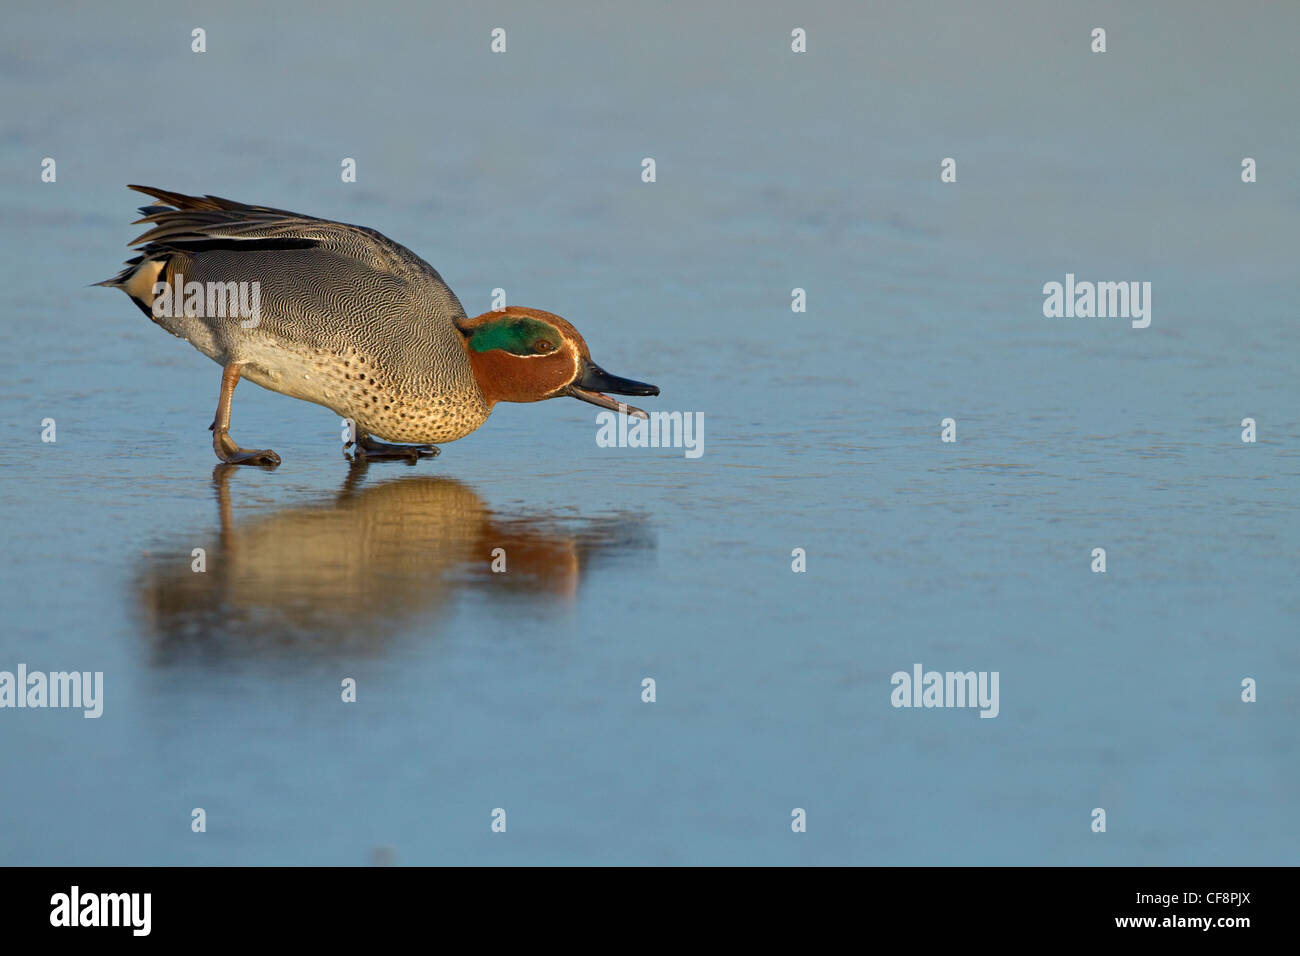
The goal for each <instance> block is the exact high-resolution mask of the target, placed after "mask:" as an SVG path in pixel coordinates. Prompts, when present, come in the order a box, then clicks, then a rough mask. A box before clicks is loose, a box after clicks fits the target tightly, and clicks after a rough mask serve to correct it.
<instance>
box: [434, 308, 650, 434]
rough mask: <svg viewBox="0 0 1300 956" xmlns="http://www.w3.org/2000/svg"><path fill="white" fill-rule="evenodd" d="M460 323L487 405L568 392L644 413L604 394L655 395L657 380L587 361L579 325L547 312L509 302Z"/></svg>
mask: <svg viewBox="0 0 1300 956" xmlns="http://www.w3.org/2000/svg"><path fill="white" fill-rule="evenodd" d="M459 326H460V331H461V334H462V335H464V336H465V348H466V349H467V350H468V352H469V362H470V366H471V367H472V368H473V370H474V377H475V378H476V379H477V380H478V386H479V389H480V390H481V391H482V392H483V397H484V398H486V399H487V401H488V404H489V405H492V404H495V403H496V402H540V401H542V400H543V399H547V398H559V397H560V396H561V395H568V396H569V397H570V398H580V399H582V400H583V401H584V402H591V404H593V405H599V406H600V407H601V408H608V409H611V410H613V411H618V407H619V405H620V404H623V407H624V408H626V409H627V413H628V414H629V415H634V416H636V417H638V418H646V417H648V416H647V415H646V413H645V412H643V411H642V410H641V409H639V408H634V407H632V406H631V405H627V404H625V403H620V402H618V401H617V400H615V399H612V398H610V397H609V396H608V395H606V394H605V393H606V392H613V393H614V394H615V395H658V394H659V387H658V386H657V385H646V384H645V383H644V382H634V381H632V380H631V379H628V378H619V377H618V376H617V375H610V374H609V373H608V372H606V371H605V370H604V369H603V368H601V367H600V366H599V365H597V364H596V363H595V362H593V361H592V360H591V353H590V352H589V351H588V349H587V343H586V342H585V341H583V338H582V336H581V335H579V334H578V330H577V329H575V328H574V327H573V326H572V325H570V324H569V323H568V322H566V321H565V320H564V319H562V318H560V317H559V316H558V315H552V314H551V313H550V312H542V311H541V310H540V309H522V308H519V307H518V306H510V307H508V308H506V309H505V311H502V312H485V313H484V314H483V315H480V316H478V317H477V318H473V319H462V320H461V321H460V323H459Z"/></svg>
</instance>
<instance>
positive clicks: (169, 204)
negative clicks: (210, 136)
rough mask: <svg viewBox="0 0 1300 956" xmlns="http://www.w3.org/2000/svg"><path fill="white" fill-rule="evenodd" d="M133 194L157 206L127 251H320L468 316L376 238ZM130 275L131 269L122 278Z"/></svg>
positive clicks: (312, 222) (160, 193) (223, 206)
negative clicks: (133, 248) (399, 281)
mask: <svg viewBox="0 0 1300 956" xmlns="http://www.w3.org/2000/svg"><path fill="white" fill-rule="evenodd" d="M128 188H130V189H134V190H135V191H136V192H141V193H144V194H145V195H147V196H152V197H153V198H154V199H155V200H156V203H155V204H154V205H151V206H144V207H142V208H141V209H140V212H141V213H143V218H141V219H138V220H136V223H150V224H151V226H152V228H150V229H148V230H147V231H145V232H144V233H143V234H141V235H140V236H137V237H136V238H135V239H133V240H132V241H131V242H130V243H129V245H131V246H140V245H142V244H143V249H142V250H141V251H142V252H143V253H144V256H143V257H144V258H151V257H157V256H158V255H159V254H162V253H168V252H183V253H190V254H191V255H194V254H200V253H203V252H215V251H222V252H242V251H246V252H253V251H267V250H274V249H285V250H289V249H313V248H314V249H319V250H320V251H321V252H324V253H332V254H333V255H334V256H339V257H342V258H344V259H348V260H352V261H353V262H355V263H356V264H358V265H359V266H361V267H364V268H365V269H370V270H374V271H375V272H378V273H383V274H386V275H389V276H394V277H396V278H399V279H402V280H404V281H406V282H408V283H410V284H411V285H412V286H414V287H415V289H414V290H413V291H416V292H418V294H419V296H420V297H421V298H422V299H424V300H425V301H426V303H427V304H428V305H430V306H434V307H436V311H438V312H441V313H442V314H444V315H445V316H446V317H447V318H448V319H450V320H452V321H455V320H456V319H461V318H464V316H465V309H464V308H463V307H462V306H461V304H460V300H459V299H457V298H456V295H455V293H453V292H452V291H451V289H449V288H448V287H447V284H446V283H445V282H444V281H443V280H442V276H440V275H439V274H438V271H437V270H436V269H434V268H433V266H431V265H429V264H428V263H427V262H425V261H424V260H423V259H421V258H420V257H419V256H417V255H416V254H415V253H413V252H411V250H409V249H407V248H406V247H405V246H401V245H399V244H398V243H396V242H393V240H391V239H389V238H388V237H387V236H385V235H384V234H383V233H381V232H378V231H377V230H374V229H368V228H366V227H364V226H353V225H349V224H348V223H342V222H333V221H331V220H328V219H317V218H315V217H314V216H304V215H301V214H299V213H295V212H289V211H288V210H285V209H274V208H271V207H270V206H251V205H248V204H247V203H242V202H235V201H234V200H231V199H222V198H221V197H220V196H187V195H185V194H184V193H176V192H171V191H169V190H166V189H158V188H156V187H153V186H134V185H133V186H130V187H128ZM322 258H326V257H322ZM135 261H136V262H138V261H139V260H135ZM130 271H131V269H130V268H128V269H127V270H125V271H124V273H123V275H125V274H126V273H129V272H130ZM117 278H121V277H117ZM112 282H114V280H109V282H108V283H104V284H109V283H112Z"/></svg>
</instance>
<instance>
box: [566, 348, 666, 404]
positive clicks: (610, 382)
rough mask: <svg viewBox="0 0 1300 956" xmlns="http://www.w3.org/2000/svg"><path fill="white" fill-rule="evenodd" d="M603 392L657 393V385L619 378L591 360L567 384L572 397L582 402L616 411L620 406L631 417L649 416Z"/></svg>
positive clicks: (621, 393) (628, 393)
mask: <svg viewBox="0 0 1300 956" xmlns="http://www.w3.org/2000/svg"><path fill="white" fill-rule="evenodd" d="M605 392H613V393H614V394H615V395H658V394H659V386H658V385H647V384H646V383H645V382H634V381H632V379H630V378H619V377H618V376H617V375H610V374H609V373H608V372H606V371H605V370H604V369H603V368H601V367H600V366H599V365H597V364H596V363H595V362H592V361H587V362H585V363H584V364H583V367H582V371H581V372H580V373H579V374H578V377H577V378H576V379H574V381H573V384H572V385H570V386H569V394H570V395H572V396H573V397H574V398H580V399H582V400H583V401H584V402H591V404H593V405H599V406H600V407H601V408H608V409H609V410H610V411H612V412H617V411H619V409H620V408H621V409H622V410H623V411H625V412H627V414H629V415H631V416H632V417H633V418H649V417H650V416H649V415H647V414H646V413H645V412H643V411H642V410H641V409H639V408H637V407H636V406H635V405H629V404H627V403H626V402H620V401H619V400H618V399H616V398H610V397H609V396H608V395H606V394H604V393H605Z"/></svg>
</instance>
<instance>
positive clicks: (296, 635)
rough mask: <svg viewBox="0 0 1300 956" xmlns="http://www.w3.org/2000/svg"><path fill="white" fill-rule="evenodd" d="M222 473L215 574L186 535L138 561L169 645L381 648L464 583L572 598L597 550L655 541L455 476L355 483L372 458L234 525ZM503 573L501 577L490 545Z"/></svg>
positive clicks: (620, 525) (641, 530)
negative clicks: (332, 485) (540, 508)
mask: <svg viewBox="0 0 1300 956" xmlns="http://www.w3.org/2000/svg"><path fill="white" fill-rule="evenodd" d="M232 470H233V466H230V465H218V466H217V468H216V469H215V471H214V472H213V477H214V481H215V484H216V493H217V501H218V503H219V505H220V511H221V526H220V533H219V536H218V538H217V540H216V542H215V543H214V542H206V543H205V542H202V541H200V542H197V544H198V545H199V546H201V547H204V549H205V552H206V554H205V560H206V571H204V572H202V573H199V572H195V571H193V570H192V569H191V567H190V559H189V549H190V547H191V546H190V545H186V546H185V547H184V548H178V549H177V551H176V552H172V553H170V554H169V555H168V556H167V557H166V558H165V559H164V558H161V557H158V556H155V557H153V558H151V559H150V560H149V561H148V562H147V563H146V564H145V566H144V567H143V568H142V570H141V573H140V575H139V582H138V592H139V600H140V605H141V609H142V612H143V614H144V616H145V618H146V620H147V626H148V630H149V631H150V633H151V636H152V638H153V639H154V640H155V641H156V643H157V647H158V650H159V652H160V654H162V655H164V656H166V655H169V654H171V653H176V652H183V651H184V650H185V649H186V648H187V647H191V648H193V649H195V650H200V651H203V652H210V651H216V652H218V653H220V652H222V651H241V652H242V651H249V650H257V649H259V648H264V649H268V650H269V649H271V648H276V647H284V646H286V645H290V646H295V647H315V648H322V649H339V648H348V647H352V648H355V649H362V648H373V647H374V646H375V645H376V644H377V643H379V642H380V641H382V640H383V639H384V638H385V637H387V636H388V635H389V634H391V633H393V632H395V631H397V630H398V629H399V628H400V627H401V626H402V625H403V624H404V623H406V622H408V621H410V620H411V619H413V618H416V617H417V616H421V615H430V614H433V613H436V612H437V611H438V610H439V609H440V608H441V607H442V606H443V605H445V604H447V603H448V602H449V601H450V599H451V598H452V597H453V596H454V595H455V594H456V592H457V591H458V590H459V589H474V588H479V589H483V590H490V591H491V592H492V593H493V595H494V597H505V598H507V599H509V598H511V597H513V598H514V599H517V600H523V601H525V602H542V603H556V602H563V601H566V600H568V599H571V598H572V597H573V596H574V595H575V594H576V593H577V589H578V584H579V582H580V580H581V578H582V575H583V573H584V572H585V571H586V570H587V565H588V564H589V563H590V561H591V559H592V557H593V556H596V555H598V554H603V553H614V552H618V551H635V550H641V551H644V550H646V549H649V548H653V542H652V540H651V539H650V537H649V534H648V531H647V529H646V527H645V522H644V519H642V518H640V517H637V516H631V517H627V516H622V517H620V516H613V517H608V518H600V519H586V520H584V521H582V522H581V523H580V524H578V525H576V526H575V525H574V524H573V523H572V522H569V521H565V522H561V521H560V520H559V519H558V518H555V517H553V516H532V517H529V516H516V517H510V518H501V517H498V516H494V515H493V514H491V513H490V512H489V511H488V509H487V506H486V505H485V504H484V502H483V499H481V498H480V497H479V496H478V495H477V494H476V493H475V492H474V491H473V490H472V489H470V488H469V487H468V486H466V485H464V484H462V483H461V482H459V481H456V480H454V479H451V478H443V477H437V476H425V475H407V476H404V477H402V478H398V479H395V480H391V481H386V482H383V483H381V484H377V485H374V486H372V487H368V488H360V487H359V485H360V483H361V479H362V477H363V476H364V474H365V472H366V465H365V464H364V462H362V463H359V464H356V465H354V466H353V467H352V469H351V471H350V472H349V474H348V478H347V481H345V482H344V485H343V487H342V489H341V490H340V491H339V493H338V495H336V496H335V497H333V498H330V499H327V500H325V501H321V502H317V503H313V504H310V505H303V506H299V507H293V508H286V509H284V510H281V511H277V512H275V513H273V514H271V515H269V516H265V517H260V518H255V519H251V520H248V521H244V522H241V523H240V524H238V525H236V523H235V521H234V520H233V517H232V508H231V503H230V488H229V481H230V472H231V471H232ZM497 548H501V549H503V550H504V561H505V572H504V573H493V572H492V570H491V563H492V559H493V552H494V549H497Z"/></svg>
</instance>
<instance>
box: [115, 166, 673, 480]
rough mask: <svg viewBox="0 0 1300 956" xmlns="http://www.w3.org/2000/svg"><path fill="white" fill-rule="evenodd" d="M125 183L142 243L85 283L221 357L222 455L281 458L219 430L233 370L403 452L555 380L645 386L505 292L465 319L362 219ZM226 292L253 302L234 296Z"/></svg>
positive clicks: (586, 385) (614, 387)
mask: <svg viewBox="0 0 1300 956" xmlns="http://www.w3.org/2000/svg"><path fill="white" fill-rule="evenodd" d="M129 188H131V189H134V190H136V191H137V192H142V193H145V194H146V195H149V196H152V197H153V198H154V199H155V200H156V201H157V202H156V203H155V204H154V205H150V206H144V207H142V208H141V209H140V212H141V213H143V215H144V218H142V219H139V220H137V222H140V223H152V224H153V225H152V228H151V229H149V230H148V231H147V232H145V233H144V234H143V235H141V236H139V237H138V238H136V239H135V240H133V241H132V242H131V243H129V245H131V246H139V245H140V244H141V243H143V247H142V248H141V249H140V252H141V254H140V255H138V256H136V257H135V258H134V259H131V260H130V261H129V262H127V263H126V267H125V268H124V269H123V270H122V271H121V272H119V273H118V274H117V275H115V276H114V277H113V278H111V279H107V280H105V281H104V282H100V283H96V284H97V285H103V286H109V287H111V288H117V289H121V290H122V291H123V292H125V293H126V294H127V295H128V296H129V297H130V298H131V300H132V301H133V302H135V304H136V305H138V306H139V307H140V308H141V310H143V311H144V313H145V314H146V315H148V316H149V317H150V318H151V319H153V320H154V322H156V323H157V324H158V325H160V326H162V327H163V328H164V329H166V330H167V331H168V332H171V333H172V334H173V335H176V336H179V337H180V338H183V339H185V340H186V341H188V342H189V343H190V344H191V345H193V346H194V347H195V348H197V349H198V350H199V351H200V352H202V353H203V354H204V355H206V356H208V357H209V358H211V359H212V360H214V361H215V362H217V363H218V364H219V365H221V366H222V368H223V369H224V371H223V372H222V376H221V393H220V400H219V401H218V403H217V414H216V419H215V421H213V423H212V426H211V429H212V447H213V450H214V451H215V452H216V453H217V457H218V458H220V459H221V460H222V461H224V462H229V463H231V464H242V465H278V464H279V463H280V456H279V455H277V454H276V453H275V452H274V451H271V450H270V449H248V448H241V447H239V445H238V444H236V442H235V441H234V439H232V438H231V437H230V432H229V430H230V403H231V398H232V396H233V394H234V390H235V385H236V384H237V383H238V382H239V380H240V379H241V378H246V379H248V380H249V381H251V382H254V383H255V384H257V385H261V386H262V387H263V388H267V389H270V390H271V391H273V392H280V393H282V394H284V395H288V396H290V397H292V398H300V399H303V400H305V401H309V402H315V403H316V404H318V405H323V406H325V407H326V408H329V409H332V410H333V411H334V412H335V413H336V414H338V415H340V416H341V417H343V418H346V419H350V420H351V421H352V422H353V423H354V427H353V435H352V440H351V441H350V442H348V443H347V444H345V446H344V448H345V449H347V448H348V447H351V448H353V451H354V453H355V454H357V455H358V456H361V457H364V458H394V459H407V460H411V461H414V460H415V459H418V458H424V457H432V456H433V455H436V454H438V449H437V448H436V447H435V445H434V443H435V442H449V441H454V440H456V439H457V438H463V437H464V436H465V435H468V434H469V433H470V432H472V431H474V430H475V429H476V428H478V427H479V426H480V425H482V424H483V422H484V421H486V420H487V417H488V415H489V414H490V413H491V411H492V408H493V406H494V405H495V404H496V403H497V402H538V401H542V400H543V399H548V398H557V397H559V396H561V395H567V396H570V397H572V398H578V399H582V400H583V401H586V402H590V403H592V404H593V405H598V406H600V407H601V408H607V409H611V410H614V411H617V410H619V409H622V410H624V411H626V412H627V414H630V415H634V416H638V417H641V418H645V417H646V413H645V412H643V411H641V409H639V408H633V407H631V406H628V405H626V404H623V403H621V402H618V401H616V400H615V399H612V398H610V397H609V395H607V394H605V393H612V394H616V395H658V394H659V389H658V388H657V387H656V386H654V385H647V384H644V383H642V382H634V381H632V380H631V379H626V378H620V377H618V376H617V375H610V374H609V373H608V372H606V371H605V370H604V369H602V368H601V367H600V366H598V365H596V364H595V363H594V362H593V361H592V360H591V353H590V352H589V350H588V348H587V343H586V342H585V341H584V340H583V338H582V336H581V335H580V334H578V330H577V329H575V328H574V327H573V326H572V325H570V324H569V323H568V322H566V321H565V320H564V319H562V318H560V317H559V316H558V315H552V314H551V313H549V312H542V311H541V310H538V309H524V308H519V307H518V306H511V307H508V308H506V309H505V310H504V311H494V312H486V313H484V314H483V315H480V316H478V317H476V318H468V317H467V316H466V315H465V310H464V308H463V307H462V306H461V304H460V301H459V300H458V299H457V298H456V296H455V294H454V293H453V292H452V291H451V289H449V288H448V287H447V284H446V283H445V282H443V281H442V277H441V276H440V275H438V273H437V271H436V270H435V269H434V268H433V267H432V266H430V265H429V264H428V263H427V262H425V261H424V260H423V259H421V258H420V257H419V256H417V255H415V253H413V252H411V251H410V250H409V249H407V248H405V247H404V246H400V245H398V244H397V243H395V242H393V241H392V240H391V239H389V238H388V237H386V236H384V235H382V234H381V233H379V232H377V231H375V230H374V229H367V228H365V227H363V226H352V225H348V224H346V223H341V222H331V221H330V220H327V219H316V218H313V217H311V216H302V215H299V214H297V213H292V212H286V211H285V210H283V209H272V208H269V207H266V206H249V205H245V204H244V203H239V202H232V201H231V200H229V199H221V198H219V197H217V196H202V197H199V196H186V195H183V194H181V193H174V192H168V191H167V190H164V189H155V188H152V187H148V186H131V187H129ZM241 283H247V284H248V285H247V286H243V287H241V286H240V284H241ZM249 288H251V289H252V290H253V292H252V294H249V293H248V289H249ZM205 290H206V295H205V294H204V293H205ZM214 292H215V294H214ZM157 300H162V301H157ZM214 300H215V301H214ZM236 303H242V304H243V305H245V306H247V305H249V304H250V303H251V304H253V305H255V306H256V308H255V310H254V311H253V312H247V311H246V310H245V311H237V309H236ZM227 305H229V306H230V308H229V309H227V308H226V306H227ZM156 306H160V307H156ZM161 306H166V307H165V308H164V307H161ZM376 436H377V437H378V438H382V439H387V440H388V441H389V442H406V443H411V444H387V443H385V442H381V441H377V440H376Z"/></svg>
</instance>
